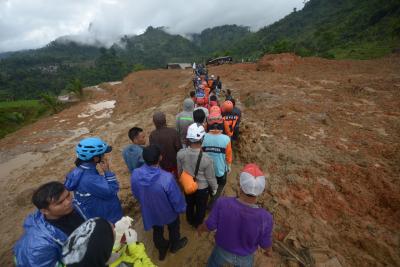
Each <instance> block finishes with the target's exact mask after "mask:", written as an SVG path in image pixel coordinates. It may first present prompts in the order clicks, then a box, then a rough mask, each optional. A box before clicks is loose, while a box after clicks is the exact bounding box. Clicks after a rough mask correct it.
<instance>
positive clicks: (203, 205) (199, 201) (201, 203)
mask: <svg viewBox="0 0 400 267" xmlns="http://www.w3.org/2000/svg"><path fill="white" fill-rule="evenodd" d="M205 134H206V132H205V130H204V127H203V126H202V125H199V124H197V123H193V124H191V125H190V126H189V128H188V130H187V135H186V138H187V140H188V144H189V147H187V148H184V149H181V150H180V151H179V152H178V155H177V163H178V175H179V176H178V177H180V176H181V174H182V172H183V171H186V172H187V173H189V174H190V175H191V176H193V177H196V182H197V185H198V189H197V191H196V192H194V193H193V194H190V195H187V194H185V198H186V204H187V207H186V219H187V221H188V223H189V224H190V225H192V226H194V227H197V226H199V225H200V224H202V223H203V220H204V217H205V216H206V209H207V202H208V197H209V194H210V193H211V195H215V194H216V192H217V188H218V184H217V179H216V178H215V172H214V163H213V160H212V158H211V157H210V156H208V155H207V154H206V153H202V149H201V144H202V141H203V137H204V135H205ZM198 161H199V165H198V171H197V174H195V172H196V165H197V162H198ZM210 191H211V192H210Z"/></svg>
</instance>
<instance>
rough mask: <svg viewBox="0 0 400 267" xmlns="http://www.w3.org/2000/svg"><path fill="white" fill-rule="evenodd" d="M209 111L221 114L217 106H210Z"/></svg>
mask: <svg viewBox="0 0 400 267" xmlns="http://www.w3.org/2000/svg"><path fill="white" fill-rule="evenodd" d="M210 113H219V114H221V109H220V108H219V107H218V106H212V107H211V108H210Z"/></svg>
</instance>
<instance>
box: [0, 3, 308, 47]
mask: <svg viewBox="0 0 400 267" xmlns="http://www.w3.org/2000/svg"><path fill="white" fill-rule="evenodd" d="M295 7H296V8H297V9H301V8H302V7H303V0H203V1H199V0H197V1H193V0H64V1H61V0H0V52H5V51H15V50H21V49H28V48H38V47H42V46H44V45H46V44H47V43H49V42H51V41H52V40H54V39H56V38H57V37H59V36H63V35H78V36H79V37H77V38H78V39H79V40H81V41H82V42H86V43H91V42H93V40H95V39H97V40H99V41H101V42H102V43H104V44H105V45H106V46H107V45H110V44H112V42H113V41H115V40H117V39H118V37H119V36H121V35H123V34H128V35H129V34H139V33H142V32H143V31H144V30H145V29H146V28H147V27H148V26H150V25H151V26H154V27H157V26H166V27H168V30H169V31H170V32H171V33H179V34H185V33H198V32H201V31H202V30H204V29H205V28H208V27H214V26H219V25H224V24H238V25H244V26H250V27H251V29H252V30H257V29H259V28H260V27H263V26H265V25H268V24H271V23H273V22H274V21H276V20H279V19H280V18H282V17H284V16H285V15H287V14H289V13H290V12H292V10H293V8H295ZM89 25H91V27H90V29H91V30H90V32H89V31H88V29H89Z"/></svg>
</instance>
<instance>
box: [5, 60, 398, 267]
mask: <svg viewBox="0 0 400 267" xmlns="http://www.w3.org/2000/svg"><path fill="white" fill-rule="evenodd" d="M274 62H275V63H274V64H278V67H277V68H275V69H274V66H270V65H268V66H267V67H265V68H264V67H262V66H261V67H260V66H257V65H255V64H236V65H231V66H221V67H215V68H211V70H210V72H211V73H213V74H216V75H219V76H221V79H222V81H223V85H224V87H225V88H231V89H233V91H234V96H235V98H237V99H239V100H240V102H241V105H242V108H243V123H242V125H241V141H240V143H239V144H238V145H237V147H236V148H235V154H234V164H233V172H232V174H231V175H230V177H229V180H228V184H227V186H226V190H225V194H226V195H235V194H236V189H237V174H238V172H239V170H240V168H241V166H242V165H243V164H245V163H248V162H256V163H258V164H259V165H260V166H262V168H263V169H264V170H265V171H266V172H268V175H269V178H268V186H267V187H268V189H267V192H266V193H265V194H264V195H263V197H261V198H260V200H259V204H260V205H262V206H263V207H265V208H266V209H268V210H270V211H271V212H272V213H273V214H274V219H275V222H276V224H275V229H274V240H275V244H274V253H273V257H272V258H266V257H264V256H262V255H260V254H259V253H258V254H257V257H256V265H255V266H300V262H302V264H303V265H304V266H335V267H337V266H360V265H362V266H396V265H400V257H399V255H400V248H399V247H400V246H399V242H400V236H399V233H400V195H399V193H398V192H400V179H399V173H400V169H399V166H400V134H399V133H400V94H399V92H400V71H399V70H400V63H399V62H400V60H399V58H398V57H390V58H385V59H380V60H375V61H328V60H322V59H313V58H309V59H296V60H294V61H293V62H292V63H291V65H289V66H286V65H285V66H280V65H279V58H278V60H275V61H274ZM284 62H285V64H287V62H291V61H290V60H289V61H288V60H284ZM262 64H265V62H264V63H262ZM257 68H258V69H261V71H257V70H256V69H257ZM263 69H266V70H263ZM101 88H103V90H98V89H93V90H91V91H90V90H88V91H90V92H88V93H87V94H88V98H87V99H86V100H85V101H83V102H81V103H79V104H77V105H75V106H73V107H71V108H69V109H66V110H64V111H62V112H61V113H59V114H57V115H55V116H52V117H49V118H45V119H43V120H40V121H38V122H37V123H35V124H32V125H30V126H27V127H25V128H23V129H21V130H19V131H18V132H16V133H14V134H12V135H9V136H7V137H6V138H4V139H2V140H0V167H1V168H0V189H1V191H2V194H1V195H0V202H1V203H2V204H1V205H2V206H1V211H0V212H1V216H0V226H1V227H0V233H1V237H2V238H1V241H0V247H1V249H0V266H11V262H12V261H11V248H12V246H13V244H14V243H15V240H16V239H17V238H18V237H19V236H20V234H21V232H22V222H23V219H24V218H25V217H26V215H27V214H28V213H29V212H31V211H32V210H33V207H32V205H31V204H30V197H31V193H32V190H33V189H34V188H36V187H37V185H39V184H41V183H43V182H46V181H49V180H59V181H63V180H64V177H65V174H66V173H67V172H68V171H69V170H70V169H71V168H72V167H73V160H74V146H75V144H76V142H77V141H78V140H79V139H80V138H82V137H84V136H88V135H97V136H100V137H102V138H104V139H105V140H106V141H107V142H109V143H111V144H112V145H113V148H114V151H113V153H112V157H111V168H112V169H113V170H114V171H115V172H116V173H117V177H118V179H119V181H120V183H121V192H120V198H121V200H122V202H123V206H124V210H125V213H126V214H129V215H130V216H133V217H134V218H135V221H136V223H135V225H136V230H137V231H138V233H139V239H141V240H143V241H144V243H145V244H146V248H147V250H148V253H149V255H150V256H151V257H152V259H156V258H157V253H156V251H154V248H153V245H152V241H151V232H144V231H143V227H142V225H141V218H140V213H139V210H138V205H137V204H136V203H135V201H134V200H133V198H132V195H131V192H130V188H129V173H128V172H127V170H126V167H125V165H124V163H123V160H122V156H121V151H122V149H123V147H124V146H125V145H126V144H128V143H129V142H128V137H127V131H128V129H129V128H131V127H132V126H134V125H138V126H140V127H142V128H144V129H145V131H146V132H147V134H148V133H150V131H151V130H152V129H153V125H152V121H151V118H152V114H153V112H154V111H155V110H162V111H164V112H166V113H167V114H168V115H167V121H168V123H169V124H170V125H172V124H173V122H174V118H175V114H177V113H178V112H179V111H180V109H181V103H182V100H183V99H184V95H185V94H187V92H188V91H189V90H190V88H191V72H190V71H172V70H156V71H143V72H138V73H135V74H131V75H129V76H128V77H126V78H125V79H124V81H123V82H122V83H121V84H114V85H111V84H103V85H101ZM104 101H107V102H104ZM110 101H115V107H114V108H108V109H102V110H100V111H98V112H95V113H93V114H92V112H91V110H90V109H89V107H92V108H93V107H94V106H91V104H96V107H99V106H98V105H99V103H103V104H100V107H101V106H103V107H104V106H107V107H111V106H112V105H111V102H110ZM92 111H93V109H92ZM87 115H89V116H87ZM181 219H182V220H181V221H182V233H183V235H185V236H187V237H188V238H189V244H188V247H187V248H185V249H184V250H182V251H180V252H179V253H177V254H176V255H172V254H168V256H167V259H166V260H165V261H164V262H162V263H158V262H157V260H154V261H155V262H156V263H157V264H159V266H204V264H205V262H206V260H207V258H208V256H209V254H210V252H211V248H212V246H213V243H214V241H213V236H212V235H211V234H209V235H203V236H202V237H197V235H196V233H195V231H194V230H193V229H191V228H190V227H189V226H188V225H187V224H186V222H185V219H184V217H182V218H181Z"/></svg>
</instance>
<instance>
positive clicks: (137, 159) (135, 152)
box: [122, 144, 144, 173]
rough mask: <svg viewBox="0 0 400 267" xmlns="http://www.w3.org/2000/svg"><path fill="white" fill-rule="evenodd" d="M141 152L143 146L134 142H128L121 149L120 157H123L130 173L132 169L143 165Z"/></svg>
mask: <svg viewBox="0 0 400 267" xmlns="http://www.w3.org/2000/svg"><path fill="white" fill-rule="evenodd" d="M142 154H143V147H141V146H139V145H136V144H130V145H128V146H126V147H125V148H124V150H123V151H122V157H123V158H124V161H125V163H126V166H128V170H129V172H130V173H132V171H133V170H134V169H136V168H139V167H140V166H142V165H143V163H144V160H143V155H142Z"/></svg>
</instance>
